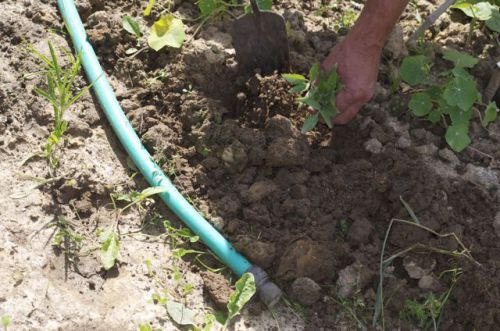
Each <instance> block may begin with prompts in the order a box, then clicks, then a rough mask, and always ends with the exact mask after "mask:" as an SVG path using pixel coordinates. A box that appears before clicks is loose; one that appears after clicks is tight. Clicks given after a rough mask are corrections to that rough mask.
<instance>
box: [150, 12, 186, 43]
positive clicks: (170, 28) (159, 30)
mask: <svg viewBox="0 0 500 331" xmlns="http://www.w3.org/2000/svg"><path fill="white" fill-rule="evenodd" d="M184 30H185V26H184V23H182V21H181V20H180V19H178V18H176V17H175V16H174V15H172V14H168V15H164V16H162V17H160V19H159V20H158V21H156V22H155V23H154V24H153V26H152V27H151V29H150V30H149V37H148V45H149V47H151V48H152V49H154V50H155V51H159V50H160V49H162V48H163V47H165V46H168V47H173V48H179V47H181V46H182V44H183V43H184V39H185V37H186V35H185V32H184Z"/></svg>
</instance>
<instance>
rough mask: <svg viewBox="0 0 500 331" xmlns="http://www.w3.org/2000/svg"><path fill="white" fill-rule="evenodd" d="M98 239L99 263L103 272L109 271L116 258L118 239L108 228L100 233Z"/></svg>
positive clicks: (118, 249)
mask: <svg viewBox="0 0 500 331" xmlns="http://www.w3.org/2000/svg"><path fill="white" fill-rule="evenodd" d="M100 239H101V242H102V246H101V252H100V256H101V263H102V266H103V267H104V269H105V270H109V269H111V268H113V267H114V265H115V262H116V258H117V257H118V252H119V251H120V237H119V236H118V233H116V231H115V229H114V228H109V229H108V230H106V231H104V232H103V233H101V236H100Z"/></svg>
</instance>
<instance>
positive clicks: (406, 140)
mask: <svg viewBox="0 0 500 331" xmlns="http://www.w3.org/2000/svg"><path fill="white" fill-rule="evenodd" d="M410 146H411V139H410V137H407V136H401V137H399V138H398V140H397V141H396V147H398V148H401V149H405V148H408V147H410Z"/></svg>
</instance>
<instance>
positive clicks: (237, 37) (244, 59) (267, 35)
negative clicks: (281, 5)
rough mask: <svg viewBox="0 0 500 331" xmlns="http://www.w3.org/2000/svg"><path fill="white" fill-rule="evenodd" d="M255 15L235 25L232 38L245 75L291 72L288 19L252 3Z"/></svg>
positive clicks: (239, 19)
mask: <svg viewBox="0 0 500 331" xmlns="http://www.w3.org/2000/svg"><path fill="white" fill-rule="evenodd" d="M250 3H251V4H252V13H249V14H245V15H243V16H241V17H240V18H238V19H237V20H236V21H235V22H234V23H233V29H232V37H233V45H234V49H235V50H236V61H238V65H239V68H240V70H241V71H242V72H250V71H252V70H254V69H260V70H261V72H262V73H264V74H268V73H272V72H273V71H274V70H278V71H279V72H284V71H287V70H288V68H289V66H290V54H289V52H290V51H289V47H288V38H287V33H286V24H285V20H284V19H283V17H282V16H281V15H278V14H276V13H273V12H271V11H263V10H260V9H259V6H258V5H257V3H256V1H255V0H251V1H250Z"/></svg>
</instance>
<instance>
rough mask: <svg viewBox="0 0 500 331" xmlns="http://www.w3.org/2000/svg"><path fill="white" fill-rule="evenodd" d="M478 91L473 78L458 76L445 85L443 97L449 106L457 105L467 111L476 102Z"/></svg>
mask: <svg viewBox="0 0 500 331" xmlns="http://www.w3.org/2000/svg"><path fill="white" fill-rule="evenodd" d="M478 93H479V91H478V90H477V88H476V83H475V82H474V80H472V79H470V78H467V77H464V76H458V77H455V78H454V79H453V80H452V81H451V82H450V83H449V84H448V85H447V86H446V88H445V90H444V93H443V98H444V99H445V100H446V102H447V103H448V104H449V105H450V106H458V107H459V108H460V109H462V110H464V111H467V110H469V109H470V108H471V107H472V105H473V104H474V102H476V100H477V98H478Z"/></svg>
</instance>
